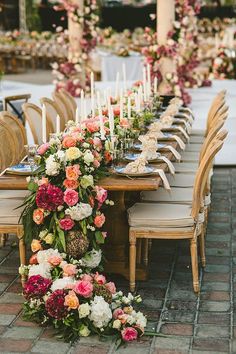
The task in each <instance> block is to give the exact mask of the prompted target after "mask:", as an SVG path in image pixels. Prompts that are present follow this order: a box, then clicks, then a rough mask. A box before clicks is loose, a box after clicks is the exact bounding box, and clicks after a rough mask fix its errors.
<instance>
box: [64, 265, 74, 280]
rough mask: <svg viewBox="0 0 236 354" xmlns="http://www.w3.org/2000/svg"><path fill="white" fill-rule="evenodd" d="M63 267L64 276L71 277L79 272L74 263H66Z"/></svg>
mask: <svg viewBox="0 0 236 354" xmlns="http://www.w3.org/2000/svg"><path fill="white" fill-rule="evenodd" d="M62 269H63V276H64V277H71V276H73V275H75V274H77V272H78V271H77V269H76V266H75V265H74V264H65V265H64V266H63V268H62Z"/></svg>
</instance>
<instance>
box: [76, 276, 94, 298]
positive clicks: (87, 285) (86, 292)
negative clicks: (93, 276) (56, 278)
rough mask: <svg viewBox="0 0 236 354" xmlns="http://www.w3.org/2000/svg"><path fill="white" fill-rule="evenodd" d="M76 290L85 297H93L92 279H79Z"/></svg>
mask: <svg viewBox="0 0 236 354" xmlns="http://www.w3.org/2000/svg"><path fill="white" fill-rule="evenodd" d="M74 291H75V292H76V293H77V294H79V295H81V296H83V297H85V298H88V297H91V296H92V294H93V284H92V283H91V282H90V281H86V280H79V281H78V282H76V283H75V286H74Z"/></svg>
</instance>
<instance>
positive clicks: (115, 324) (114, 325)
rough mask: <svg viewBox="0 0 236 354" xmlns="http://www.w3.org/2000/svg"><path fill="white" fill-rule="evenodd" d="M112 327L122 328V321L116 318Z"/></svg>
mask: <svg viewBox="0 0 236 354" xmlns="http://www.w3.org/2000/svg"><path fill="white" fill-rule="evenodd" d="M112 327H113V328H115V329H120V327H121V322H120V320H115V321H114V322H113V325H112Z"/></svg>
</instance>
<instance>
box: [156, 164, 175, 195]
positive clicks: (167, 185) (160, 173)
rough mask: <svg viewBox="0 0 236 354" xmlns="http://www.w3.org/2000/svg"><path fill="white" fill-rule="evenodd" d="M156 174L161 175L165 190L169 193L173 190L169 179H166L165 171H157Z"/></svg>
mask: <svg viewBox="0 0 236 354" xmlns="http://www.w3.org/2000/svg"><path fill="white" fill-rule="evenodd" d="M154 172H155V173H158V174H159V176H160V178H161V180H162V183H163V186H164V188H165V189H167V190H168V191H170V190H171V188H170V184H169V182H168V179H167V178H166V174H165V172H164V171H163V170H161V169H156V170H155V171H154Z"/></svg>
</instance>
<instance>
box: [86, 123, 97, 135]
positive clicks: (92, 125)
mask: <svg viewBox="0 0 236 354" xmlns="http://www.w3.org/2000/svg"><path fill="white" fill-rule="evenodd" d="M86 128H87V130H88V131H89V132H90V133H95V132H98V131H99V129H100V127H99V122H98V121H96V122H94V121H92V122H89V121H88V122H87V123H86Z"/></svg>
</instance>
